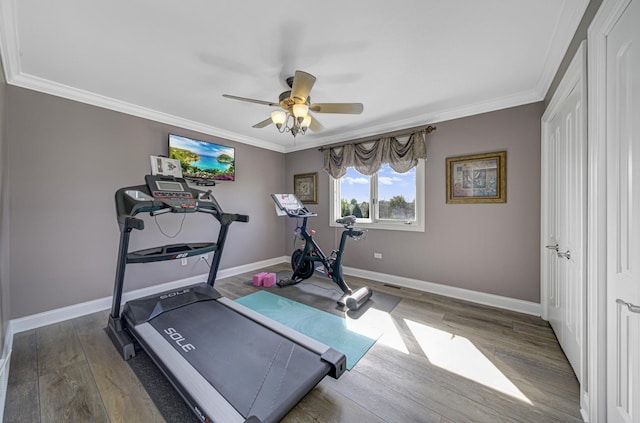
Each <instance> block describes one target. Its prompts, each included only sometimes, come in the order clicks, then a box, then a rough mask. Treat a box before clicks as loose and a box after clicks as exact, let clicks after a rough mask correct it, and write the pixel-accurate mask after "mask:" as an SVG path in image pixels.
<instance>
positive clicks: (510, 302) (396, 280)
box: [2, 256, 541, 358]
mask: <svg viewBox="0 0 640 423" xmlns="http://www.w3.org/2000/svg"><path fill="white" fill-rule="evenodd" d="M288 262H289V257H288V256H282V257H275V258H272V259H268V260H262V261H259V262H255V263H251V264H246V265H242V266H236V267H231V268H227V269H222V270H220V271H219V272H218V278H220V279H222V278H228V277H231V276H235V275H239V274H241V273H247V272H251V271H253V270H258V269H261V268H263V267H267V266H273V265H276V264H281V263H288ZM343 272H344V273H345V274H346V275H351V276H357V277H361V278H366V279H371V280H374V281H378V282H385V283H389V284H392V285H397V286H402V287H406V288H412V289H416V290H419V291H425V292H431V293H434V294H439V295H444V296H447V297H452V298H457V299H461V300H466V301H471V302H474V303H478V304H484V305H488V306H492V307H497V308H503V309H506V310H512V311H517V312H520V313H525V314H531V315H534V316H540V311H541V306H540V304H538V303H533V302H530V301H524V300H518V299H514V298H508V297H502V296H499V295H493V294H487V293H483V292H477V291H471V290H468V289H463V288H456V287H452V286H447V285H441V284H437V283H433V282H426V281H421V280H417V279H411V278H405V277H402V276H395V275H388V274H385V273H378V272H372V271H370V270H362V269H356V268H352V267H344V268H343ZM206 279H207V275H206V274H201V275H196V276H192V277H189V278H185V279H180V280H177V281H173V282H167V283H163V284H160V285H154V286H151V287H147V288H142V289H136V290H134V291H129V292H125V293H124V294H123V295H122V297H123V302H126V301H129V300H132V299H135V298H140V297H145V296H147V295H153V294H156V293H158V292H163V291H169V290H172V289H179V288H181V287H184V286H187V285H191V284H194V283H198V282H203V281H205V280H206ZM109 307H111V296H108V297H104V298H100V299H97V300H92V301H87V302H84V303H80V304H74V305H71V306H68V307H62V308H58V309H55V310H50V311H45V312H42V313H38V314H33V315H30V316H25V317H21V318H18V319H13V320H11V321H10V322H9V327H8V330H7V332H8V333H7V337H8V338H13V335H14V334H16V333H20V332H24V331H27V330H31V329H36V328H39V327H42V326H46V325H50V324H53V323H58V322H62V321H65V320H69V319H74V318H76V317H80V316H84V315H87V314H91V313H95V312H97V311H101V310H107V309H108V308H109ZM6 351H7V350H6V346H5V352H6ZM8 351H9V353H10V351H11V350H8ZM2 358H4V357H2Z"/></svg>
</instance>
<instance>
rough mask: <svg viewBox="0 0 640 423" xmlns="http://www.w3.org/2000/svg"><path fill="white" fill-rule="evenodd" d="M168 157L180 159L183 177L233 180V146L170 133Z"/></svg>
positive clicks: (234, 167) (234, 168)
mask: <svg viewBox="0 0 640 423" xmlns="http://www.w3.org/2000/svg"><path fill="white" fill-rule="evenodd" d="M169 158H171V159H178V160H180V165H181V167H182V176H183V177H184V178H194V179H213V180H216V181H234V180H235V170H236V166H235V149H234V148H233V147H227V146H224V145H220V144H214V143H211V142H206V141H200V140H196V139H193V138H187V137H181V136H179V135H173V134H170V135H169Z"/></svg>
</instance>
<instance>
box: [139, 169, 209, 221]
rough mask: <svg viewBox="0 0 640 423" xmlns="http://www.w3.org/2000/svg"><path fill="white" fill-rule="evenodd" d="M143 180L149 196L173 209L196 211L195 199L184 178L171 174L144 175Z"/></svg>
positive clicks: (177, 210)
mask: <svg viewBox="0 0 640 423" xmlns="http://www.w3.org/2000/svg"><path fill="white" fill-rule="evenodd" d="M145 180H146V182H147V186H148V187H149V192H150V193H151V196H152V197H153V198H154V199H156V200H159V201H162V202H163V203H164V204H166V205H167V206H169V207H171V209H173V211H176V212H193V211H196V207H197V202H196V201H197V199H196V198H194V196H193V193H192V192H191V189H190V188H189V186H188V185H187V182H186V181H185V180H184V179H182V178H174V177H173V176H160V175H146V176H145Z"/></svg>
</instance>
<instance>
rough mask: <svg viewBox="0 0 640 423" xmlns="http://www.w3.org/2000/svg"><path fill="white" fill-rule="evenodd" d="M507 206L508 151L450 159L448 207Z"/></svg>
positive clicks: (448, 160)
mask: <svg viewBox="0 0 640 423" xmlns="http://www.w3.org/2000/svg"><path fill="white" fill-rule="evenodd" d="M506 202H507V152H506V151H497V152H495V153H486V154H475V155H472V156H458V157H447V203H454V204H455V203H506Z"/></svg>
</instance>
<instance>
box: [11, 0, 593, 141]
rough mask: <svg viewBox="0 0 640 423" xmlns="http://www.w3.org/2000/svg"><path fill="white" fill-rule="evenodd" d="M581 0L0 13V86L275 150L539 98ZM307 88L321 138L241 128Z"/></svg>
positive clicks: (364, 0) (31, 6)
mask: <svg viewBox="0 0 640 423" xmlns="http://www.w3.org/2000/svg"><path fill="white" fill-rule="evenodd" d="M587 4H588V0H483V1H478V0H455V1H443V0H395V1H375V2H374V1H371V0H350V1H344V0H343V1H338V0H325V1H315V2H311V1H306V0H297V1H296V0H284V1H275V2H274V1H271V2H266V1H260V0H245V1H231V0H228V1H222V0H218V1H212V0H185V1H175V0H173V1H169V0H138V1H130V0H129V1H124V0H111V1H87V0H59V1H51V0H28V1H18V0H0V18H1V21H0V48H1V53H2V60H3V64H4V69H5V75H6V78H7V82H8V83H9V84H13V85H16V86H21V87H25V88H30V89H34V90H38V91H42V92H46V93H50V94H54V95H58V96H62V97H66V98H71V99H74V100H78V101H81V102H85V103H89V104H94V105H98V106H102V107H107V108H110V109H113V110H117V111H122V112H125V113H130V114H133V115H136V116H141V117H145V118H150V119H153V120H157V121H160V122H165V123H168V124H172V125H177V126H181V127H185V128H188V129H193V130H196V131H200V132H204V133H207V134H211V135H215V136H220V137H224V138H227V139H230V140H234V141H239V142H243V143H247V144H251V145H256V146H260V147H264V148H267V149H271V150H275V151H280V152H288V151H295V150H300V149H304V148H309V147H315V146H319V145H323V144H329V143H334V142H339V141H344V140H348V139H355V138H360V137H363V136H368V135H374V134H380V133H384V132H389V131H395V130H398V129H403V128H410V127H415V126H419V125H423V124H428V123H433V122H438V121H442V120H447V119H452V118H457V117H462V116H468V115H472V114H477V113H482V112H487V111H491V110H497V109H501V108H505V107H512V106H517V105H521V104H526V103H531V102H534V101H539V100H542V99H543V98H544V96H545V94H546V92H547V90H548V88H549V85H550V84H551V81H552V79H553V76H554V75H555V73H556V71H557V69H558V66H559V64H560V61H561V60H562V57H563V56H564V53H565V51H566V49H567V47H568V45H569V42H570V40H571V38H572V37H573V34H574V32H575V30H576V28H577V26H578V23H579V22H580V19H581V17H582V15H583V13H584V10H585V9H586V7H587ZM297 69H300V70H304V71H306V72H308V73H311V74H313V75H315V76H316V77H317V81H316V83H315V85H314V87H313V89H312V91H311V98H312V102H322V103H327V102H361V103H363V104H364V112H363V113H362V114H360V115H335V114H316V115H315V117H316V118H318V120H319V121H320V122H321V123H322V124H323V125H324V127H325V130H323V131H321V132H317V133H312V132H307V134H306V135H302V136H301V135H299V136H298V137H297V138H296V140H295V143H294V139H293V137H292V136H291V134H287V133H285V134H280V133H278V132H277V131H276V129H275V127H274V126H273V125H270V126H267V127H266V128H262V129H254V128H252V127H251V126H252V125H253V124H255V123H258V122H260V121H262V120H264V119H266V118H267V117H269V113H270V112H271V111H272V110H275V109H274V108H271V107H269V106H265V105H260V104H253V103H245V102H240V101H236V100H231V99H227V98H223V97H222V94H232V95H237V96H241V97H250V98H254V99H259V100H266V101H274V102H277V100H278V95H279V94H280V93H281V92H282V91H285V90H286V89H288V88H287V86H286V84H285V78H286V77H287V76H291V75H293V73H294V72H295V70H297Z"/></svg>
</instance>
